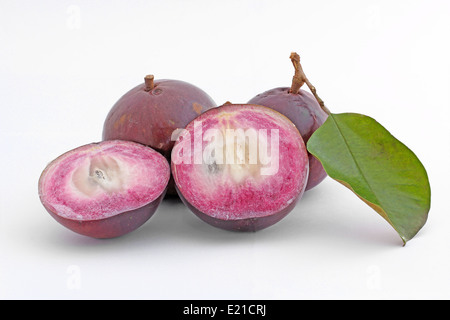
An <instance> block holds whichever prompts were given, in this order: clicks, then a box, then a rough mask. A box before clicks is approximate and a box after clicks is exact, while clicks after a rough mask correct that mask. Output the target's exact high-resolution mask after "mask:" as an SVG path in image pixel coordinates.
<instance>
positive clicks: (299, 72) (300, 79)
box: [289, 52, 331, 115]
mask: <svg viewBox="0 0 450 320" xmlns="http://www.w3.org/2000/svg"><path fill="white" fill-rule="evenodd" d="M290 59H291V61H292V64H293V65H294V68H295V74H294V76H293V77H292V85H291V89H290V90H289V92H290V93H298V91H299V90H300V88H301V87H302V85H303V84H305V83H306V85H307V86H308V88H309V90H311V92H312V94H313V95H314V97H315V98H316V100H317V102H318V103H319V105H320V107H321V108H322V110H323V111H325V112H326V113H327V114H328V115H329V114H331V112H330V110H329V109H328V108H327V107H326V106H325V103H324V102H323V100H322V99H320V97H319V96H318V95H317V91H316V88H315V87H314V86H313V85H312V83H311V82H309V80H308V78H307V77H306V75H305V72H303V68H302V65H301V64H300V56H299V55H298V54H297V53H296V52H292V53H291V56H290Z"/></svg>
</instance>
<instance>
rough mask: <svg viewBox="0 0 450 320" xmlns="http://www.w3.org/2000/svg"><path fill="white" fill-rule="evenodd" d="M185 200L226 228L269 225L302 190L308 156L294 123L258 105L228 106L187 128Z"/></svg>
mask: <svg viewBox="0 0 450 320" xmlns="http://www.w3.org/2000/svg"><path fill="white" fill-rule="evenodd" d="M171 167H172V175H173V177H174V180H175V183H176V186H177V190H178V192H179V195H180V198H181V199H182V200H183V201H184V203H185V204H186V205H187V206H188V207H189V208H190V209H191V210H192V211H193V212H194V213H195V214H196V215H197V216H198V217H200V218H201V219H202V220H204V221H205V222H207V223H209V224H211V225H214V226H216V227H219V228H223V229H228V230H240V231H256V230H260V229H264V228H266V227H268V226H270V225H273V224H274V223H276V222H278V221H279V220H281V219H282V218H283V217H285V216H286V215H287V214H288V213H289V212H290V211H291V210H292V209H293V208H294V206H295V204H296V202H297V201H298V199H299V198H300V197H301V196H302V194H303V192H304V190H305V187H306V181H307V179H308V172H309V164H308V154H307V151H306V148H305V145H304V142H303V139H302V137H301V135H300V133H299V132H298V130H297V128H296V127H295V125H294V124H293V123H292V122H291V121H290V120H289V119H288V118H286V117H285V116H283V115H282V114H281V113H279V112H276V111H274V110H272V109H269V108H266V107H263V106H258V105H233V104H226V105H223V106H221V107H218V108H215V109H211V110H209V111H206V112H205V113H204V114H202V115H200V116H199V117H198V118H197V119H195V120H194V121H192V122H191V123H189V124H188V126H187V127H186V129H185V130H182V132H181V133H180V136H179V137H178V139H177V142H176V144H175V146H174V149H173V151H172V166H171Z"/></svg>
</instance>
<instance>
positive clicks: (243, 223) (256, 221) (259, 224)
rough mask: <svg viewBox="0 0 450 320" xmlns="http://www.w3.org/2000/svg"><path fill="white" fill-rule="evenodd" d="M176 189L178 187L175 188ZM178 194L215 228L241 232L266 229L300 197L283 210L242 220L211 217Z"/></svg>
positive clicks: (192, 209)
mask: <svg viewBox="0 0 450 320" xmlns="http://www.w3.org/2000/svg"><path fill="white" fill-rule="evenodd" d="M177 190H178V189H177ZM178 195H179V196H180V199H181V200H182V201H183V203H184V204H185V205H186V206H187V207H188V208H189V209H191V211H192V212H193V213H194V214H195V215H196V216H197V217H199V218H200V219H201V220H203V221H205V222H206V223H207V224H210V225H212V226H214V227H216V228H219V229H224V230H228V231H243V232H249V231H250V232H251V231H253V232H256V231H259V230H262V229H266V228H268V227H270V226H272V225H274V224H275V223H277V222H278V221H280V220H281V219H283V218H284V217H286V216H287V215H288V214H289V212H291V211H292V210H293V209H294V208H295V205H296V204H297V202H298V201H299V199H300V198H301V197H298V198H297V199H295V201H293V202H291V204H289V205H288V206H287V207H286V208H284V209H283V210H281V211H279V212H277V213H275V214H272V215H268V216H265V217H259V218H249V219H242V220H223V219H218V218H213V217H211V216H209V215H207V214H205V213H203V212H201V211H200V210H198V209H197V208H196V207H194V206H193V205H191V204H190V203H189V202H188V201H187V200H186V198H184V196H183V194H182V193H181V192H178Z"/></svg>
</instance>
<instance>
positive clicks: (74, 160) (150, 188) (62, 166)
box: [39, 141, 170, 221]
mask: <svg viewBox="0 0 450 320" xmlns="http://www.w3.org/2000/svg"><path fill="white" fill-rule="evenodd" d="M105 158H106V159H114V161H116V162H117V163H118V164H119V171H120V172H121V173H120V174H121V180H120V181H121V182H120V183H119V184H118V187H117V188H115V189H114V190H110V191H105V190H102V189H101V188H97V189H95V192H94V194H86V192H83V190H80V188H78V187H77V183H74V180H73V178H74V177H78V176H79V177H81V178H84V177H85V178H86V179H88V174H89V172H88V171H87V170H86V169H85V168H86V166H89V163H92V161H102V160H101V159H105ZM96 159H97V160H96ZM98 159H100V160H98ZM80 168H82V169H80ZM169 177H170V168H169V164H168V162H167V160H166V159H165V158H164V157H163V156H162V155H160V154H159V153H158V152H156V151H154V150H152V149H150V148H148V147H145V146H142V145H140V144H137V143H134V142H125V141H106V142H102V143H99V144H89V145H85V146H82V147H79V148H76V149H74V150H71V151H69V152H67V153H65V154H63V155H62V156H60V157H59V158H57V159H55V160H54V161H53V162H51V163H50V164H49V165H48V166H47V168H46V169H45V170H44V172H43V174H42V176H41V179H40V183H39V195H40V197H41V201H42V203H43V204H44V206H45V207H46V208H47V209H49V210H51V211H52V212H55V213H56V214H58V215H59V216H61V217H64V218H67V219H74V220H83V221H86V220H98V219H104V218H108V217H112V216H114V215H117V214H120V213H122V212H125V211H129V210H134V209H137V208H140V207H142V206H144V205H147V204H148V203H150V202H152V201H153V200H155V199H157V198H158V197H159V196H160V195H161V194H162V193H163V192H164V190H165V188H166V186H167V183H168V181H169Z"/></svg>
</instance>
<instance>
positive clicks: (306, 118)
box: [248, 52, 328, 190]
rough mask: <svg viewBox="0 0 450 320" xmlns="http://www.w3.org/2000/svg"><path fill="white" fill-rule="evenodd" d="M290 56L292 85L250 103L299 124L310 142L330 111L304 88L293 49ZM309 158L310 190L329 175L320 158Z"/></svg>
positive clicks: (300, 70) (305, 137)
mask: <svg viewBox="0 0 450 320" xmlns="http://www.w3.org/2000/svg"><path fill="white" fill-rule="evenodd" d="M290 58H291V61H292V63H293V65H294V67H295V75H294V78H293V80H292V86H291V87H290V88H288V87H280V88H274V89H270V90H267V91H265V92H263V93H261V94H258V95H257V96H255V97H254V98H252V99H250V100H249V101H248V103H250V104H258V105H262V106H265V107H269V108H271V109H274V110H276V111H278V112H280V113H281V114H283V115H285V116H286V117H287V118H289V119H290V120H291V121H292V122H293V123H294V124H295V126H296V127H297V129H298V131H299V132H300V134H301V136H302V138H303V140H304V142H305V144H306V143H307V142H308V140H309V138H310V137H311V135H312V134H313V133H314V131H316V130H317V129H318V128H319V127H320V126H321V125H322V124H323V123H324V122H325V120H326V119H327V117H328V114H327V113H326V112H325V111H324V110H323V109H322V107H321V105H320V104H319V102H318V101H317V99H316V98H315V97H314V96H313V95H312V94H311V93H309V92H307V91H305V90H302V89H300V87H301V86H302V85H303V83H304V80H305V79H304V78H303V77H302V76H300V74H301V75H303V76H304V73H303V71H302V69H301V65H300V56H299V55H298V54H297V53H295V52H293V53H292V54H291V57H290ZM308 158H309V170H310V171H309V178H308V183H307V185H306V190H310V189H312V188H314V187H315V186H317V185H318V184H319V183H320V182H322V180H323V179H325V178H326V177H327V173H326V172H325V170H324V168H323V166H322V164H321V163H320V161H319V160H317V159H316V158H315V157H314V156H313V155H312V154H310V153H308Z"/></svg>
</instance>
